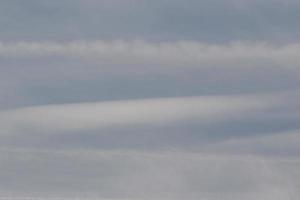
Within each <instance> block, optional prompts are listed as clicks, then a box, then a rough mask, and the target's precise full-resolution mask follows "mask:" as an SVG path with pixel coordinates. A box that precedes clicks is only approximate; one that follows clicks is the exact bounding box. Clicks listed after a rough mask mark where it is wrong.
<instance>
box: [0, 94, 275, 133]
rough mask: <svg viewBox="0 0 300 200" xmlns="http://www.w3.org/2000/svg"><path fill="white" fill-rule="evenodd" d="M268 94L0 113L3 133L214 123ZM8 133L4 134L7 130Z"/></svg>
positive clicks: (259, 103) (266, 101)
mask: <svg viewBox="0 0 300 200" xmlns="http://www.w3.org/2000/svg"><path fill="white" fill-rule="evenodd" d="M277 101H278V99H277V100H275V99H274V98H273V97H272V95H271V96H266V95H265V96H255V95H253V96H250V95H249V96H247V95H246V96H206V97H205V96H204V97H181V98H158V99H143V100H128V101H110V102H98V103H97V102H96V103H79V104H62V105H45V106H36V107H28V108H22V109H16V110H12V111H3V112H1V113H0V120H1V129H2V134H4V135H5V134H11V133H19V132H21V133H22V132H24V131H34V130H35V131H38V132H43V131H76V130H88V129H96V128H103V127H113V126H121V127H122V126H130V125H134V126H139V125H159V124H168V123H175V122H176V121H180V120H198V121H201V123H205V122H216V121H219V120H226V119H230V118H234V117H242V116H243V115H244V114H245V113H252V112H257V111H261V110H264V109H266V108H269V107H272V106H273V105H274V104H275V103H276V102H277ZM6 132H7V133H6Z"/></svg>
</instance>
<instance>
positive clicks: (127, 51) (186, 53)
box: [0, 40, 300, 70]
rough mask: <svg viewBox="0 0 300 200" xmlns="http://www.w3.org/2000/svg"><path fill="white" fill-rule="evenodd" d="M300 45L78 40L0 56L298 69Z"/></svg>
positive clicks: (11, 48)
mask: <svg viewBox="0 0 300 200" xmlns="http://www.w3.org/2000/svg"><path fill="white" fill-rule="evenodd" d="M299 49H300V45H299V44H289V45H281V46H274V45H270V44H267V43H259V42H258V43H253V42H248V43H247V42H237V43H231V44H228V45H212V44H205V43H199V42H189V41H178V42H161V43H153V42H145V41H124V40H115V41H91V42H83V41H77V42H76V41H75V42H70V43H56V42H40V43H39V42H32V43H30V42H29V43H28V42H18V43H0V55H1V56H9V57H20V56H21V57H24V56H25V57H33V58H34V57H41V56H42V57H43V56H53V55H56V56H63V57H69V58H82V59H83V58H86V59H92V60H96V61H98V62H101V63H107V64H123V65H126V64H127V65H128V64H147V65H151V64H156V65H157V64H158V65H159V66H160V67H159V68H160V70H163V69H162V68H161V67H163V66H164V65H166V66H172V67H175V66H181V67H185V68H190V67H192V68H203V67H209V66H217V67H220V68H222V67H239V68H241V67H258V66H261V65H264V66H267V67H276V68H278V67H279V68H287V69H294V70H298V68H299V64H300V60H299V57H298V54H297V53H298V52H299Z"/></svg>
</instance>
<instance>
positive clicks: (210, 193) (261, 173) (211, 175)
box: [0, 149, 300, 200]
mask: <svg viewBox="0 0 300 200" xmlns="http://www.w3.org/2000/svg"><path fill="white" fill-rule="evenodd" d="M0 161H1V163H5V164H3V165H1V166H0V176H1V177H2V179H1V180H0V186H1V195H0V196H5V194H11V195H10V196H15V197H26V196H27V197H28V196H35V197H39V196H42V197H68V198H71V197H73V198H76V197H77V198H79V197H82V198H84V197H87V198H88V197H90V198H93V197H94V198H96V199H102V198H103V199H116V198H117V199H118V198H120V199H123V198H124V199H183V198H185V199H186V198H188V199H208V200H217V199H220V198H222V199H225V200H238V199H241V198H242V199H247V200H252V199H267V200H269V199H270V200H274V199H288V198H294V197H296V196H297V195H299V191H298V186H299V185H300V183H299V180H300V179H299V178H300V177H299V173H297V169H298V168H299V164H300V162H299V160H298V159H295V158H263V157H259V156H230V155H227V156H226V155H209V154H200V153H182V152H152V153H151V152H141V151H138V152H136V151H116V150H114V151H73V150H72V151H40V150H39V151H35V150H31V151H28V150H22V149H19V150H16V149H15V150H5V149H2V150H1V151H0ZM6 180H7V181H6ZM8 180H9V181H8ZM10 192H13V194H12V193H10Z"/></svg>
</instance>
